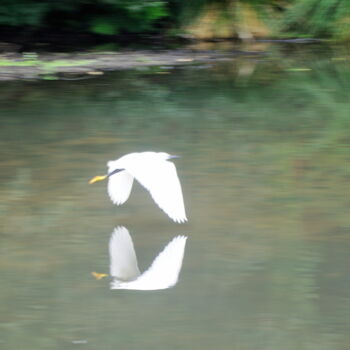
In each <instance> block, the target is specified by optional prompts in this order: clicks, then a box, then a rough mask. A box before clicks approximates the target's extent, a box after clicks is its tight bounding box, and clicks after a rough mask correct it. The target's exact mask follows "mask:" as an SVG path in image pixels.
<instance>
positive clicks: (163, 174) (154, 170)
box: [128, 161, 187, 223]
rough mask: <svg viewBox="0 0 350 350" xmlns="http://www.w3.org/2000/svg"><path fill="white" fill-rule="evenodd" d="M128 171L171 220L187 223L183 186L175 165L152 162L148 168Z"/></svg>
mask: <svg viewBox="0 0 350 350" xmlns="http://www.w3.org/2000/svg"><path fill="white" fill-rule="evenodd" d="M128 171H129V172H130V174H131V175H132V176H133V177H135V179H136V180H137V181H139V182H140V183H141V185H142V186H144V187H145V188H146V189H147V190H148V191H149V192H150V193H151V196H152V198H153V199H154V201H155V202H156V203H157V205H158V206H159V207H160V208H161V209H162V210H163V211H164V212H165V213H166V214H167V215H168V216H169V217H170V218H171V219H173V220H174V221H175V222H179V223H180V222H184V221H187V218H186V213H185V206H184V200H183V196H182V189H181V184H180V181H179V178H178V176H177V172H176V168H175V165H174V164H173V163H171V162H168V161H158V162H150V163H148V164H147V166H140V167H136V166H135V167H130V169H129V168H128Z"/></svg>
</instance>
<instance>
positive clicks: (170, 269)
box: [109, 226, 187, 290]
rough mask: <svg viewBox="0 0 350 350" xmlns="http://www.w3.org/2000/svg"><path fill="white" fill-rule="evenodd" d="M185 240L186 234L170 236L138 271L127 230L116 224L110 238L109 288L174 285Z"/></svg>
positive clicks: (151, 288) (146, 287) (143, 287)
mask: <svg viewBox="0 0 350 350" xmlns="http://www.w3.org/2000/svg"><path fill="white" fill-rule="evenodd" d="M186 240H187V237H186V236H177V237H175V238H173V240H171V241H170V242H169V243H168V244H167V245H166V246H165V248H164V249H163V251H162V252H161V253H159V254H158V256H157V257H156V258H155V259H154V261H153V262H152V264H151V266H150V267H149V268H148V270H146V271H145V272H144V273H142V274H141V273H140V270H139V267H138V264H137V257H136V253H135V249H134V244H133V242H132V239H131V236H130V234H129V231H128V230H127V229H126V228H125V227H124V226H119V227H117V228H115V229H114V231H113V232H112V235H111V238H110V240H109V256H110V275H111V276H112V277H113V281H112V282H111V289H135V290H159V289H167V288H170V287H173V286H175V284H176V283H177V281H178V277H179V274H180V270H181V267H182V260H183V257H184V252H185V245H186Z"/></svg>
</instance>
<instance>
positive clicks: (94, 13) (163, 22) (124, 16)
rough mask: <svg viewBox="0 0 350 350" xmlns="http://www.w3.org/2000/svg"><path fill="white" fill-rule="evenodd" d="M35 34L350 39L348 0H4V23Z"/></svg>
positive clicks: (1, 13)
mask: <svg viewBox="0 0 350 350" xmlns="http://www.w3.org/2000/svg"><path fill="white" fill-rule="evenodd" d="M1 26H2V28H3V29H8V28H9V29H10V30H13V29H15V30H18V29H19V28H20V32H21V33H22V34H23V35H27V36H28V35H30V34H31V33H33V32H37V31H39V30H44V31H47V30H60V31H70V32H78V33H91V34H102V35H123V34H130V33H132V34H145V33H156V34H162V35H164V34H167V35H174V34H181V35H184V34H187V35H191V36H193V37H195V38H200V39H213V38H240V39H250V38H254V37H265V38H266V37H313V38H334V39H340V40H344V39H349V38H350V35H349V33H350V2H349V1H348V0H191V1H185V0H75V1H70V0H61V1H51V0H3V1H2V2H1V7H0V27H1Z"/></svg>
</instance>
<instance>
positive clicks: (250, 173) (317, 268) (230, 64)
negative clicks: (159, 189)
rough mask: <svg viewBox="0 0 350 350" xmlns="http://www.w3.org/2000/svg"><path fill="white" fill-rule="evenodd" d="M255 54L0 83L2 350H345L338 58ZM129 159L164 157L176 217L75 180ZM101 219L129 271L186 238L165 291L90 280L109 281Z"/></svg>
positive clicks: (347, 296)
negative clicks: (174, 175)
mask: <svg viewBox="0 0 350 350" xmlns="http://www.w3.org/2000/svg"><path fill="white" fill-rule="evenodd" d="M264 50H265V54H264V55H252V56H247V57H246V56H238V57H237V58H235V59H232V60H228V61H223V62H217V63H215V62H214V63H212V64H208V65H198V66H185V67H178V68H174V67H157V68H145V69H142V70H136V71H124V72H116V73H108V74H105V75H104V76H98V77H94V78H92V79H82V80H63V81H37V82H28V81H27V82H23V81H20V82H1V83H0V198H1V200H0V225H1V226H0V276H1V287H0V348H1V349H2V350H12V349H23V350H28V349H30V350H31V349H33V350H39V349H55V350H56V349H57V350H58V349H79V348H81V349H86V350H88V349H91V350H92V349H94V350H96V349H108V350H109V349H123V350H124V349H125V350H134V349H135V350H139V349H142V350H144V349H145V350H147V349H150V350H165V349H166V350H178V349H181V350H195V349H199V350H206V349H207V350H213V349H216V350H232V349H234V350H257V349H259V350H281V349H283V350H294V349H295V350H303V349H307V350H309V349H310V350H314V349H317V350H330V349H332V350H333V349H335V350H338V349H339V350H347V349H349V344H350V254H349V252H350V215H349V208H350V136H349V135H350V95H349V92H350V59H349V57H350V56H349V52H348V50H347V49H345V48H319V47H316V46H311V45H310V46H309V45H299V46H297V45H289V46H284V47H282V46H274V45H269V44H266V48H264ZM146 150H153V151H165V152H169V153H172V154H177V155H180V156H181V158H179V159H177V160H175V162H176V166H177V169H178V174H179V177H180V179H181V183H182V186H183V191H184V198H185V204H186V209H187V216H188V218H189V221H188V223H186V224H176V223H173V222H172V221H171V220H170V219H169V218H168V217H167V216H166V215H164V213H163V212H162V211H161V210H159V208H158V207H157V206H156V205H155V204H154V202H153V201H152V199H151V197H150V196H149V194H148V193H147V192H146V191H145V190H144V189H142V188H141V186H139V185H138V184H135V187H134V190H133V192H132V194H131V196H130V198H129V200H128V202H127V203H125V204H124V205H123V206H120V207H117V206H114V205H113V204H112V203H111V202H110V200H109V198H108V196H107V193H106V183H103V182H99V183H96V184H94V185H89V184H88V180H89V179H90V178H91V177H93V176H95V175H101V174H103V173H104V172H105V170H106V162H107V161H108V160H110V159H116V158H119V157H120V156H122V155H124V154H126V153H130V152H135V151H146ZM118 225H124V226H125V227H127V228H128V230H129V231H130V234H131V235H132V238H133V240H134V244H135V249H136V251H137V255H138V260H139V266H140V269H141V270H142V271H143V270H145V269H147V268H148V266H149V265H150V263H151V262H152V260H153V258H154V257H155V255H156V254H157V253H158V252H159V251H160V250H161V249H162V247H164V246H165V244H166V243H167V242H169V241H170V240H171V239H172V238H173V237H174V236H176V235H179V234H185V235H187V236H188V237H189V238H188V241H187V247H186V251H185V256H184V262H183V267H182V271H181V274H180V278H179V282H178V284H177V285H176V286H175V287H174V288H171V289H168V290H161V291H150V292H143V291H128V290H110V289H109V283H110V279H109V277H104V278H102V279H100V280H96V279H95V278H94V277H93V276H92V275H91V272H98V273H108V272H109V254H108V241H109V237H110V234H111V232H112V231H113V229H114V227H116V226H118Z"/></svg>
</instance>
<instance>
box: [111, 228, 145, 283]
mask: <svg viewBox="0 0 350 350" xmlns="http://www.w3.org/2000/svg"><path fill="white" fill-rule="evenodd" d="M109 258H110V275H111V276H112V277H114V278H115V279H117V280H120V281H130V280H133V279H135V278H137V277H138V276H139V275H140V270H139V267H138V265H137V258H136V254H135V249H134V244H133V242H132V239H131V237H130V234H129V231H128V230H127V229H126V228H125V227H124V226H118V227H117V228H115V229H114V231H113V232H112V235H111V238H110V239H109Z"/></svg>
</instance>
